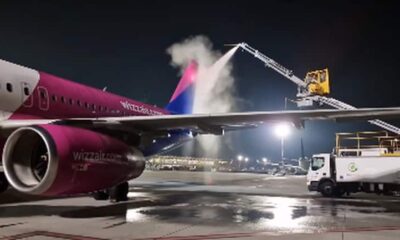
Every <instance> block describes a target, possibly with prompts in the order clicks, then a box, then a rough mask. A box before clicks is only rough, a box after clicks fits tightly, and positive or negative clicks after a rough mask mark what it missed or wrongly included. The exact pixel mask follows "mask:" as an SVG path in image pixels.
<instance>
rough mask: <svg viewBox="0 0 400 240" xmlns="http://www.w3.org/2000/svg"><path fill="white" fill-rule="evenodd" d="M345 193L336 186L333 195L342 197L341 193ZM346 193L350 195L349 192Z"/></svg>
mask: <svg viewBox="0 0 400 240" xmlns="http://www.w3.org/2000/svg"><path fill="white" fill-rule="evenodd" d="M345 193H346V191H345V190H344V189H343V188H341V187H336V189H335V193H334V195H335V197H343V195H344V194H345ZM348 194H349V195H350V193H348Z"/></svg>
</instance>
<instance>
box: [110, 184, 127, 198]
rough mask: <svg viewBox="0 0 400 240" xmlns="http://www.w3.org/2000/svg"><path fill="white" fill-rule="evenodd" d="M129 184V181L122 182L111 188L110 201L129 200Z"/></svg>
mask: <svg viewBox="0 0 400 240" xmlns="http://www.w3.org/2000/svg"><path fill="white" fill-rule="evenodd" d="M128 192H129V184H128V182H124V183H121V184H119V185H117V186H115V187H112V188H110V201H111V202H121V201H127V200H128Z"/></svg>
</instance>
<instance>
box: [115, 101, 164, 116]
mask: <svg viewBox="0 0 400 240" xmlns="http://www.w3.org/2000/svg"><path fill="white" fill-rule="evenodd" d="M120 103H121V105H122V107H123V108H125V109H127V110H130V111H134V112H138V113H142V114H145V115H162V113H161V112H159V111H155V110H153V109H149V108H147V107H144V106H139V105H136V104H133V103H130V102H128V101H120Z"/></svg>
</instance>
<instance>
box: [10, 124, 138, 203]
mask: <svg viewBox="0 0 400 240" xmlns="http://www.w3.org/2000/svg"><path fill="white" fill-rule="evenodd" d="M3 167H4V171H5V174H6V177H7V179H8V181H9V182H10V184H11V185H12V186H13V187H14V188H15V189H17V190H18V191H21V192H24V193H29V194H37V195H49V196H55V195H66V194H76V193H86V192H93V191H96V190H101V189H105V188H109V187H112V186H115V185H116V184H118V183H121V182H124V181H127V180H129V179H132V178H136V177H138V176H140V175H141V174H142V172H143V170H144V167H145V159H144V157H143V154H142V153H141V152H140V151H139V150H138V149H136V148H133V147H130V146H128V145H126V144H125V143H123V142H121V141H120V140H118V139H115V138H112V137H110V136H107V135H104V134H101V133H97V132H94V131H90V130H87V129H81V128H75V127H69V126H59V125H39V126H32V127H22V128H19V129H17V130H16V131H14V132H13V133H12V134H11V135H10V136H9V138H8V139H7V142H6V144H5V146H4V150H3Z"/></svg>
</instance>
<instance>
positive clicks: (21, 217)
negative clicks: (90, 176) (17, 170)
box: [0, 172, 400, 239]
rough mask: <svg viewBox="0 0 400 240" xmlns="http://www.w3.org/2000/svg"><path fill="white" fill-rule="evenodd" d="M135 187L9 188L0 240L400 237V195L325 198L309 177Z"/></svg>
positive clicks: (170, 180)
mask: <svg viewBox="0 0 400 240" xmlns="http://www.w3.org/2000/svg"><path fill="white" fill-rule="evenodd" d="M130 185H131V187H130V194H129V201H127V202H123V203H114V204H113V203H109V202H107V201H95V200H93V199H91V198H89V197H86V196H81V197H73V198H56V199H43V198H37V197H34V198H32V197H30V196H23V195H20V194H18V193H15V192H13V191H9V192H7V193H6V194H3V195H1V198H0V239H22V238H23V239H233V238H235V239H237V238H243V239H256V238H257V239H277V238H278V239H293V238H300V239H313V238H315V239H317V238H318V239H320V238H323V239H382V238H385V239H400V198H395V197H381V196H376V195H367V194H358V195H354V196H351V197H346V198H341V199H329V198H322V197H320V196H319V195H318V194H313V193H308V192H307V191H306V189H305V178H304V177H297V176H293V177H271V176H267V175H262V174H248V173H198V172H195V173H192V172H173V173H172V172H146V173H145V174H144V175H143V176H142V177H140V178H139V179H137V180H136V181H132V182H131V183H130ZM372 237H375V238H372Z"/></svg>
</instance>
